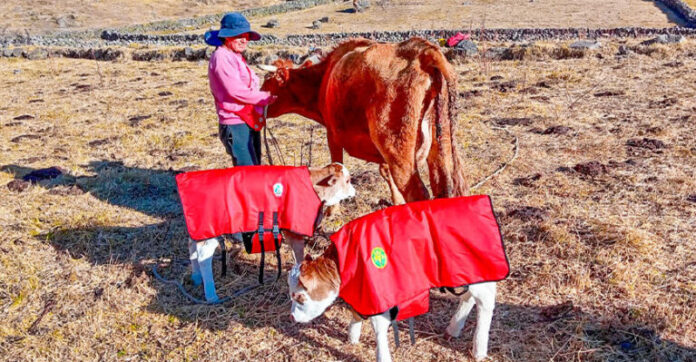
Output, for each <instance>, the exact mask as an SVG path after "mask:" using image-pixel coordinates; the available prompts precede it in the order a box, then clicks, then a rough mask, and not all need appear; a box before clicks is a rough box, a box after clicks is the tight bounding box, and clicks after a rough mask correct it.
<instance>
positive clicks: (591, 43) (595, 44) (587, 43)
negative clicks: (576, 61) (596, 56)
mask: <svg viewBox="0 0 696 362" xmlns="http://www.w3.org/2000/svg"><path fill="white" fill-rule="evenodd" d="M601 46H602V44H601V43H600V42H599V41H598V40H578V41H576V42H574V43H572V44H570V48H571V49H590V50H591V49H599V48H600V47H601Z"/></svg>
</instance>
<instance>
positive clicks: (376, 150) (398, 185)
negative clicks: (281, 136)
mask: <svg viewBox="0 0 696 362" xmlns="http://www.w3.org/2000/svg"><path fill="white" fill-rule="evenodd" d="M262 89H263V90H267V91H270V92H271V93H273V94H274V95H277V96H278V99H277V101H276V102H275V103H273V104H272V105H270V106H269V107H268V116H269V117H278V116H280V115H282V114H286V113H297V114H299V115H302V116H305V117H307V118H310V119H313V120H315V121H317V122H319V123H321V124H322V125H324V126H325V127H326V130H327V138H328V143H329V150H330V152H331V160H332V161H333V162H342V161H343V150H346V151H347V152H348V154H349V155H351V156H353V157H356V158H359V159H363V160H365V161H369V162H376V163H378V164H380V173H381V174H382V176H383V177H384V178H385V180H386V181H387V183H388V184H389V187H390V190H391V192H392V202H393V203H394V204H401V203H404V202H405V201H415V200H425V199H428V198H429V194H428V190H427V189H426V188H425V185H424V183H423V181H422V180H421V178H420V175H419V174H418V165H419V164H422V163H423V162H425V161H426V159H427V165H428V169H429V173H430V185H431V188H432V191H433V194H434V196H435V197H452V196H461V195H466V194H468V188H467V185H466V182H465V179H464V175H463V171H462V169H461V165H460V164H461V161H460V160H459V157H458V156H457V153H456V147H455V144H454V134H453V129H454V123H455V120H456V95H457V91H456V89H457V83H456V73H455V72H454V69H453V68H452V66H451V65H450V64H449V63H448V62H447V60H446V59H445V57H444V56H443V54H442V52H441V51H440V49H439V48H438V47H437V46H435V45H433V44H432V43H430V42H428V41H427V40H425V39H421V38H412V39H410V40H407V41H404V42H401V43H398V44H385V43H376V42H373V41H371V40H367V39H352V40H348V41H346V42H344V43H342V44H340V45H338V46H337V47H336V48H335V49H334V50H333V51H332V52H331V53H329V54H328V55H327V56H326V57H325V58H324V60H323V61H321V62H320V63H318V64H315V65H308V66H303V67H301V68H298V69H290V68H286V67H283V68H278V69H277V70H276V71H275V72H273V73H270V74H268V75H267V76H266V80H265V82H264V84H263V87H262ZM404 199H405V200H404Z"/></svg>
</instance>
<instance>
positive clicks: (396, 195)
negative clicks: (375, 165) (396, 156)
mask: <svg viewBox="0 0 696 362" xmlns="http://www.w3.org/2000/svg"><path fill="white" fill-rule="evenodd" d="M379 173H380V175H382V178H384V180H385V181H387V184H388V185H389V190H390V191H391V195H392V205H402V204H405V203H406V200H404V195H402V194H401V191H399V188H398V187H396V183H394V178H393V177H392V176H391V173H390V172H389V165H387V164H386V163H382V164H380V165H379Z"/></svg>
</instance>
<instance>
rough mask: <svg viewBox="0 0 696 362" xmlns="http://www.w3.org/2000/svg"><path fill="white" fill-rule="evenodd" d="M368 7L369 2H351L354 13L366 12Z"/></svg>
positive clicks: (364, 0) (367, 0) (357, 0)
mask: <svg viewBox="0 0 696 362" xmlns="http://www.w3.org/2000/svg"><path fill="white" fill-rule="evenodd" d="M369 7H370V1H369V0H353V9H355V11H356V12H359V13H361V12H363V11H365V10H367V9H368V8H369Z"/></svg>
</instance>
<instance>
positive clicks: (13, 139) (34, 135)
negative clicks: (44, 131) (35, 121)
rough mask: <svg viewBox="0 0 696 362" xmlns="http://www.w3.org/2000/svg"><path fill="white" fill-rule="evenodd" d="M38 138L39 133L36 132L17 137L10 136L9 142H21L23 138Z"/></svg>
mask: <svg viewBox="0 0 696 362" xmlns="http://www.w3.org/2000/svg"><path fill="white" fill-rule="evenodd" d="M40 138H41V136H39V135H37V134H23V135H19V136H17V137H14V138H12V139H11V140H10V142H12V143H19V142H21V141H22V140H24V139H27V140H37V139H40Z"/></svg>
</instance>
